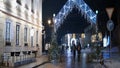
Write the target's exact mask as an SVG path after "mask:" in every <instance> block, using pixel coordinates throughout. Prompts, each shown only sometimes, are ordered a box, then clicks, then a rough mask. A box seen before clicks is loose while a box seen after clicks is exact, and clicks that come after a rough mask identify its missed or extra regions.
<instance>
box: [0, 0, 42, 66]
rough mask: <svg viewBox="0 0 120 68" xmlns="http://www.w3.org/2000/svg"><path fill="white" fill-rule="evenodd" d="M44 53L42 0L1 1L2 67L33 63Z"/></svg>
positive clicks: (0, 49)
mask: <svg viewBox="0 0 120 68" xmlns="http://www.w3.org/2000/svg"><path fill="white" fill-rule="evenodd" d="M41 52H42V0H0V63H2V64H4V65H6V66H17V65H20V64H25V63H29V62H32V61H34V60H35V57H39V56H40V55H41Z"/></svg>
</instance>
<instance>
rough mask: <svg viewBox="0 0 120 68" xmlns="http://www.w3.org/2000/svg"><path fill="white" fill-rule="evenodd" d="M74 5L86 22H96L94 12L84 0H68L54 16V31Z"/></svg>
mask: <svg viewBox="0 0 120 68" xmlns="http://www.w3.org/2000/svg"><path fill="white" fill-rule="evenodd" d="M74 7H76V8H77V9H78V10H79V11H80V12H81V14H82V15H83V16H84V18H85V19H87V21H88V22H90V23H91V24H93V23H94V24H95V23H96V14H95V13H94V12H93V11H92V10H91V9H90V8H89V6H88V5H87V4H86V3H85V2H84V0H68V1H67V2H66V3H65V5H64V6H63V8H62V9H61V10H60V12H59V13H58V14H57V15H56V16H55V17H54V27H55V28H54V29H55V31H57V29H58V28H59V27H60V25H61V24H62V23H63V21H64V19H65V18H66V16H67V15H68V14H69V13H70V12H71V11H72V9H73V8H74Z"/></svg>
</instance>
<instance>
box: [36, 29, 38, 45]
mask: <svg viewBox="0 0 120 68" xmlns="http://www.w3.org/2000/svg"><path fill="white" fill-rule="evenodd" d="M36 43H37V44H38V31H36Z"/></svg>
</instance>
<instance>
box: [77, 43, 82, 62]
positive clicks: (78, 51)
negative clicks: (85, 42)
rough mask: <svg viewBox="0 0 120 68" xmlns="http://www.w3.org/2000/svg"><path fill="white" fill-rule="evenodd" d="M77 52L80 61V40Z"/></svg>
mask: <svg viewBox="0 0 120 68" xmlns="http://www.w3.org/2000/svg"><path fill="white" fill-rule="evenodd" d="M77 53H78V61H80V53H81V44H80V42H79V43H78V45H77Z"/></svg>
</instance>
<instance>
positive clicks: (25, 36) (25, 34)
mask: <svg viewBox="0 0 120 68" xmlns="http://www.w3.org/2000/svg"><path fill="white" fill-rule="evenodd" d="M24 42H27V27H25V28H24Z"/></svg>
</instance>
